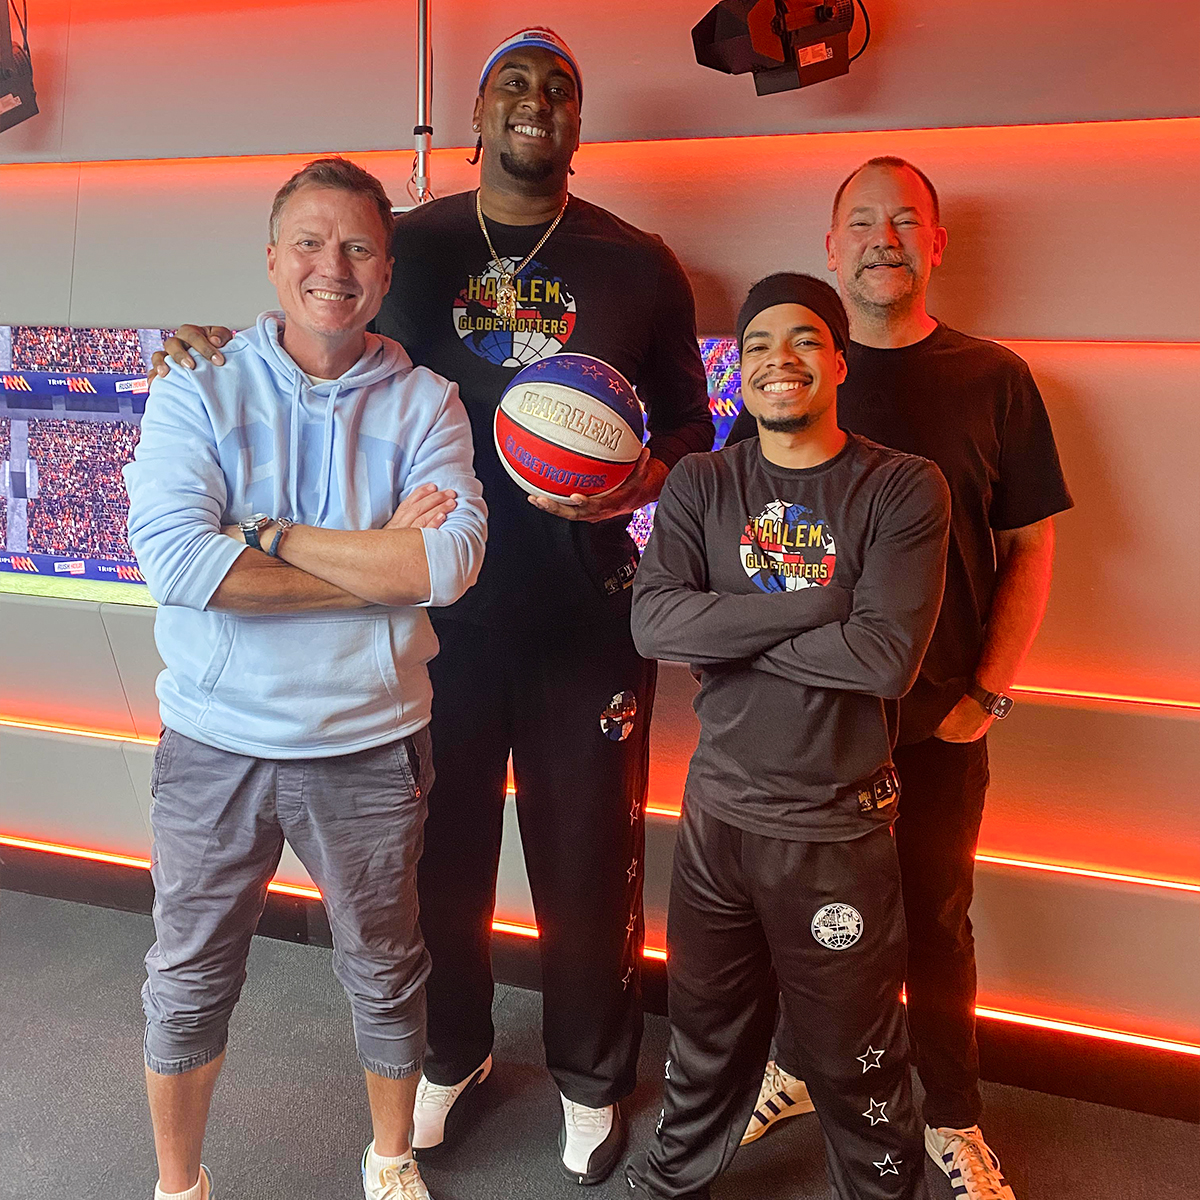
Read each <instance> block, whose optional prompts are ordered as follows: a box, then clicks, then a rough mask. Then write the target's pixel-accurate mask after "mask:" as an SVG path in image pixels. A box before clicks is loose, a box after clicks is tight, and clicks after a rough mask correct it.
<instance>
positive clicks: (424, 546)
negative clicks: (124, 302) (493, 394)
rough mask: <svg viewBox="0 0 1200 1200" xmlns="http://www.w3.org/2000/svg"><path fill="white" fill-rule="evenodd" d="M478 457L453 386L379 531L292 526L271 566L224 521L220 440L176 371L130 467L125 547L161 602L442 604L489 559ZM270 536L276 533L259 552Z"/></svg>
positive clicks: (258, 608) (242, 609) (160, 389)
mask: <svg viewBox="0 0 1200 1200" xmlns="http://www.w3.org/2000/svg"><path fill="white" fill-rule="evenodd" d="M471 458H472V445H471V435H470V427H469V424H468V421H467V416H466V412H465V411H464V410H463V408H462V404H461V402H460V401H459V400H458V397H457V392H456V390H455V389H454V388H453V387H452V386H451V387H449V388H448V389H447V394H446V397H445V398H444V400H443V403H442V406H441V410H440V411H439V413H438V416H437V419H436V420H435V421H434V424H433V426H432V428H431V429H430V430H429V432H428V434H427V435H426V437H425V438H424V440H423V441H422V443H421V444H420V446H419V447H418V448H417V450H416V453H415V456H414V458H413V462H412V466H411V468H410V470H409V473H408V479H407V480H406V481H405V484H404V487H403V489H402V493H401V494H402V497H403V498H402V500H401V502H400V503H399V505H398V506H397V508H396V510H395V512H394V514H393V516H392V517H391V519H390V520H389V521H388V522H387V524H386V525H385V526H384V527H383V528H381V529H370V530H361V531H356V530H341V529H326V528H317V527H315V526H307V525H296V526H294V527H293V528H292V529H290V530H288V532H287V533H286V534H285V535H284V536H283V538H282V539H281V541H280V544H279V554H280V557H279V558H271V557H268V556H267V555H266V554H263V553H262V552H260V551H257V550H253V549H251V548H250V547H248V546H246V544H245V543H244V541H243V540H242V537H241V534H240V533H239V532H238V531H237V528H236V526H233V527H230V526H228V525H226V526H223V525H222V520H223V518H224V519H225V520H228V517H227V516H226V514H227V509H228V503H229V500H228V489H227V486H226V480H225V475H224V472H223V470H222V467H221V463H220V460H219V457H218V454H217V445H216V435H215V433H214V431H213V428H212V424H211V422H210V420H209V417H208V413H207V411H206V409H205V408H204V405H203V404H202V403H201V402H200V400H199V397H198V395H197V387H196V384H195V383H194V382H193V377H191V375H190V372H183V371H178V372H175V373H174V374H173V375H172V376H171V377H169V378H166V379H161V380H158V381H156V383H155V385H154V388H153V397H152V402H151V403H150V404H149V405H147V409H146V415H145V418H144V419H143V423H142V436H141V441H140V443H139V445H138V449H137V453H136V456H135V459H134V462H133V463H131V464H130V465H129V466H128V467H126V469H125V478H126V484H127V486H128V490H129V497H130V511H129V536H130V543H131V545H132V546H133V549H134V552H135V554H136V555H137V558H138V563H139V565H140V567H141V569H142V572H143V573H144V574H145V576H146V580H147V583H148V584H149V585H150V592H151V595H153V596H154V597H155V599H156V600H158V602H159V603H160V604H176V605H182V606H184V607H190V608H197V609H205V608H207V609H214V610H219V611H225V612H237V613H246V614H268V613H278V614H283V613H297V612H314V611H323V610H331V609H352V608H362V607H365V606H367V605H370V604H382V605H388V606H403V605H412V604H432V605H447V604H451V603H453V602H454V600H456V599H457V598H458V597H459V596H460V595H462V593H463V592H465V591H466V589H467V588H468V587H469V586H470V585H471V584H472V583H473V582H474V581H475V578H476V577H477V575H478V573H479V567H480V564H481V562H482V559H483V549H484V542H485V539H486V524H485V513H486V510H485V508H484V505H483V500H482V489H481V488H480V486H479V483H478V481H477V480H476V479H475V477H474V474H473V473H472V471H471ZM414 480H422V483H421V485H419V486H414V482H413V481H414ZM460 499H461V500H462V503H461V504H460V503H459V500H460ZM273 537H274V527H271V528H269V529H268V530H267V531H265V533H264V536H263V541H262V544H263V545H264V546H266V545H269V544H270V542H271V539H272V538H273Z"/></svg>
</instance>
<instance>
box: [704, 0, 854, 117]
mask: <svg viewBox="0 0 1200 1200" xmlns="http://www.w3.org/2000/svg"><path fill="white" fill-rule="evenodd" d="M854 4H855V0H832V3H828V4H818V3H814V2H813V0H721V2H720V3H719V4H717V5H715V6H714V7H713V8H711V9H710V10H709V11H708V12H707V13H706V14H705V15H704V16H703V17H702V18H701V20H700V22H699V23H698V24H697V25H696V26H695V28H694V29H693V30H692V44H693V45H694V46H695V48H696V61H697V62H698V63H699V64H700V65H701V66H702V67H712V68H713V69H714V70H716V71H724V72H725V73H726V74H728V75H742V74H744V73H745V72H747V71H750V72H752V73H753V75H754V90H755V91H756V92H757V93H758V94H759V95H760V96H766V95H770V94H771V93H772V92H786V91H791V90H794V89H795V88H801V87H806V86H807V85H808V84H810V83H821V82H823V81H824V80H826V79H835V78H836V77H837V76H839V75H845V74H846V72H847V71H848V70H849V69H850V64H851V63H852V62H853V61H854V59H856V58H857V57H858V56H859V55H860V54H861V53H862V52H863V51H864V50H865V49H866V48H867V42H868V41H870V39H871V21H870V18H869V17H868V16H867V10H866V8H865V7H864V6H863V3H862V0H858V7H859V8H860V9H862V14H863V22H864V24H865V26H866V36H865V38H864V39H863V44H862V45H861V46H860V47H859V48H858V51H857V52H856V53H855V54H854V55H853V57H851V55H850V30H851V29H852V28H853V26H854Z"/></svg>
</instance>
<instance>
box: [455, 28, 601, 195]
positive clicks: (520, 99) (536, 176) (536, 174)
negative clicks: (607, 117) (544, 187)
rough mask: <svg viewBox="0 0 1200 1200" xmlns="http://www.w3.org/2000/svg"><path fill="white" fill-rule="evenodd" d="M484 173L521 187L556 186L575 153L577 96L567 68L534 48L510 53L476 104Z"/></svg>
mask: <svg viewBox="0 0 1200 1200" xmlns="http://www.w3.org/2000/svg"><path fill="white" fill-rule="evenodd" d="M474 119H475V122H476V124H478V126H479V135H480V137H481V138H482V139H483V156H484V165H485V168H488V167H495V166H496V165H497V164H499V166H500V167H501V168H502V170H503V172H504V174H505V175H507V176H508V177H509V178H510V179H513V180H516V181H518V182H520V183H525V184H533V185H538V184H544V183H554V184H556V185H559V186H561V184H562V182H563V181H565V179H566V177H567V170H568V168H569V167H570V165H571V156H572V155H573V154H574V153H575V151H576V150H577V149H578V148H579V93H578V89H577V88H576V86H575V76H574V75H573V74H572V73H571V69H570V67H569V66H568V65H567V64H566V62H565V61H564V60H563V59H561V58H560V57H559V56H558V55H557V54H554V53H552V52H551V51H549V50H544V49H542V48H541V47H538V46H531V47H519V48H516V49H513V50H510V51H509V52H508V53H507V54H505V55H503V56H502V57H501V58H500V61H499V62H497V63H496V65H495V66H494V67H493V68H492V69H491V71H490V72H489V73H488V77H487V79H486V81H485V82H484V87H483V91H482V92H481V93H480V94H479V97H478V99H476V101H475V118H474Z"/></svg>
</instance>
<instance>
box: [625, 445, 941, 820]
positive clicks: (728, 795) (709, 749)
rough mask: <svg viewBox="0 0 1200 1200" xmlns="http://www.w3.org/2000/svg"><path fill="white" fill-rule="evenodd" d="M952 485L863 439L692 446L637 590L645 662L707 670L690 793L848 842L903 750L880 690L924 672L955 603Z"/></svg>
mask: <svg viewBox="0 0 1200 1200" xmlns="http://www.w3.org/2000/svg"><path fill="white" fill-rule="evenodd" d="M949 517H950V493H949V491H948V489H947V487H946V482H945V480H944V479H943V478H942V476H941V474H940V473H939V472H938V469H937V468H936V467H935V466H934V465H933V464H932V463H930V462H928V461H926V460H925V459H922V458H916V457H915V456H913V455H909V454H900V453H898V452H897V451H895V450H889V449H886V448H885V447H883V446H877V445H876V444H875V443H874V442H869V441H867V439H866V438H861V437H857V436H856V435H854V434H850V435H849V437H848V438H847V441H846V445H845V446H844V447H843V449H842V450H841V451H840V452H839V453H838V454H837V455H835V456H834V457H833V458H831V459H829V460H828V461H827V462H824V463H821V464H820V465H818V466H816V467H810V468H807V469H803V470H796V469H788V468H786V467H780V466H776V465H775V464H774V463H771V462H768V461H767V460H766V459H765V458H764V457H763V455H762V452H761V450H760V448H759V443H758V440H757V439H754V440H751V441H747V442H744V443H742V444H741V445H739V446H734V447H733V448H731V449H728V450H722V451H720V452H719V453H717V454H694V455H689V456H688V457H687V458H685V459H684V460H683V461H682V462H680V463H679V465H678V466H677V467H676V468H675V469H674V470H673V471H672V472H671V474H670V477H669V478H668V479H667V484H666V487H665V488H664V489H663V494H662V498H661V500H660V502H659V505H658V512H657V513H656V515H655V520H654V532H653V533H652V534H651V536H650V543H649V545H648V546H647V547H646V553H645V555H644V556H643V558H642V565H641V567H640V568H639V570H638V576H637V581H636V583H635V584H634V604H633V634H634V641H635V643H636V644H637V647H638V650H639V651H640V652H641V653H642V654H645V655H647V656H655V657H658V658H671V659H678V660H680V661H683V662H687V663H690V664H692V668H693V670H697V669H698V670H699V674H700V691H699V694H698V695H697V696H696V701H695V708H696V715H697V716H698V717H699V718H700V741H699V745H698V746H697V748H696V753H695V754H694V755H693V756H692V762H691V766H690V768H689V770H688V778H687V786H686V789H685V791H684V800H685V803H687V804H696V805H699V806H700V807H701V808H703V809H705V811H707V812H710V813H712V814H713V815H714V816H716V817H718V818H719V819H720V820H722V821H726V822H728V823H729V824H731V825H736V826H738V827H739V828H742V829H747V830H749V831H751V832H753V833H761V834H765V835H767V836H769V837H780V838H791V839H794V840H799V841H830V842H833V841H848V840H850V839H852V838H856V837H861V836H862V835H863V834H865V833H869V832H871V830H872V829H874V828H876V827H877V826H878V825H880V824H887V823H888V822H889V821H891V819H892V818H893V817H894V816H895V813H896V808H895V796H894V795H890V794H889V795H881V796H880V797H879V801H882V802H881V803H879V802H877V801H876V798H875V797H874V796H873V795H872V796H870V797H869V799H868V800H867V801H863V802H861V803H860V797H859V792H860V791H861V790H862V786H861V785H863V784H867V783H870V782H871V781H872V780H873V779H877V778H878V777H879V774H880V772H881V771H882V770H883V769H884V768H886V767H887V766H888V764H889V763H890V762H891V740H892V732H893V731H892V730H890V729H889V727H888V714H887V710H886V708H885V703H884V700H885V698H888V697H896V696H899V695H900V694H901V693H902V692H904V691H906V690H907V689H908V687H909V685H910V684H911V683H912V681H913V679H914V677H915V676H916V673H917V669H918V667H919V666H920V663H921V656H922V655H923V654H924V652H925V647H926V645H927V644H928V642H929V637H930V634H931V633H932V632H933V626H934V622H935V621H936V619H937V614H938V605H939V603H940V602H941V598H942V579H943V572H944V570H945V562H946V534H947V527H948V522H949Z"/></svg>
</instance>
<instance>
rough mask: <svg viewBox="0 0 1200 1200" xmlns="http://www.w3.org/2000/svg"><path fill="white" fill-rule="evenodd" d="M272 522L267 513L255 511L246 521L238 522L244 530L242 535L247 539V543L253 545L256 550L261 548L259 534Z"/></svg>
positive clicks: (239, 526)
mask: <svg viewBox="0 0 1200 1200" xmlns="http://www.w3.org/2000/svg"><path fill="white" fill-rule="evenodd" d="M270 523H271V518H270V517H268V516H267V514H266V513H255V514H254V515H253V516H252V517H247V518H246V519H245V520H244V521H239V522H238V528H239V529H240V530H241V531H242V537H244V538H245V539H246V545H247V546H252V547H253V548H254V549H255V550H261V549H262V546H261V545H260V544H259V540H258V535H259V534H260V533H262V531H263V530H264V529H266V527H267V526H268V525H270Z"/></svg>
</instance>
